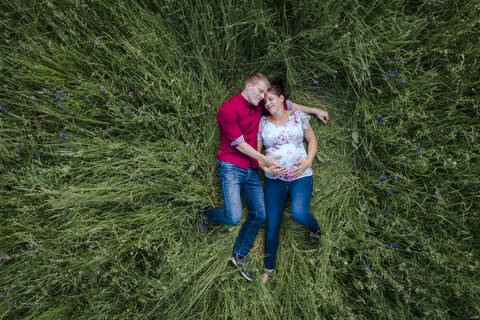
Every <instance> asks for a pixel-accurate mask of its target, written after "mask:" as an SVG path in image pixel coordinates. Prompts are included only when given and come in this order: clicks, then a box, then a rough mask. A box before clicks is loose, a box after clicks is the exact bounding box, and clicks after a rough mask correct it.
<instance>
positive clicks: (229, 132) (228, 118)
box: [217, 107, 243, 142]
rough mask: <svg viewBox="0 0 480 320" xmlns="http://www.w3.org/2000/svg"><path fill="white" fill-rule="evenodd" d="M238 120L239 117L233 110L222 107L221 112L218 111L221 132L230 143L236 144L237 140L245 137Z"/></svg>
mask: <svg viewBox="0 0 480 320" xmlns="http://www.w3.org/2000/svg"><path fill="white" fill-rule="evenodd" d="M237 120H238V115H237V113H236V112H235V111H233V110H232V109H230V108H224V107H222V108H220V110H218V115H217V121H218V125H219V127H220V130H222V131H223V132H224V133H225V136H226V137H227V139H228V140H230V142H234V141H235V140H237V139H238V138H240V137H242V136H243V133H242V131H241V130H240V127H239V126H238V122H237Z"/></svg>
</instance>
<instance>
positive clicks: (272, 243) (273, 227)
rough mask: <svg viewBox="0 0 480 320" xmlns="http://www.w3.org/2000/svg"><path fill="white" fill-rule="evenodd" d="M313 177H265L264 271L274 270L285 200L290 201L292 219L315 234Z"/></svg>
mask: <svg viewBox="0 0 480 320" xmlns="http://www.w3.org/2000/svg"><path fill="white" fill-rule="evenodd" d="M312 189H313V177H312V176H308V177H304V178H300V179H296V180H293V181H283V180H280V179H269V178H266V177H265V208H266V210H267V232H266V233H265V259H264V264H265V268H266V269H274V268H275V258H276V256H277V249H278V233H279V231H280V223H281V222H282V215H283V210H284V209H285V204H286V202H287V198H288V196H289V195H290V198H291V200H292V218H293V220H295V221H296V222H298V223H299V224H301V225H302V226H305V227H307V228H308V229H310V231H312V232H317V230H318V222H317V220H316V219H315V217H314V216H313V215H312V214H311V213H310V199H311V197H312Z"/></svg>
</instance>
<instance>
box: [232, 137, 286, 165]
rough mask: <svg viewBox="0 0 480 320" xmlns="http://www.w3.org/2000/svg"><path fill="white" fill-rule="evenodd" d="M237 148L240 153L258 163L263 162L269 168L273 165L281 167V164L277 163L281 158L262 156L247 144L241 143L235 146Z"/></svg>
mask: <svg viewBox="0 0 480 320" xmlns="http://www.w3.org/2000/svg"><path fill="white" fill-rule="evenodd" d="M235 148H237V150H238V151H240V152H241V153H244V154H246V155H247V156H249V157H251V158H254V159H257V160H258V161H261V162H263V163H264V164H265V165H267V166H268V167H270V166H273V165H277V166H279V164H278V163H277V161H275V159H278V158H280V156H278V157H267V156H265V155H263V154H261V153H260V152H258V151H257V150H255V149H254V148H253V147H252V146H251V145H249V144H248V143H246V142H242V143H240V144H239V145H237V146H235Z"/></svg>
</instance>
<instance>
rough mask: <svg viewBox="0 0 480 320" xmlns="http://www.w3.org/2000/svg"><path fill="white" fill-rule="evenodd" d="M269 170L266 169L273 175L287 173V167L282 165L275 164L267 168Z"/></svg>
mask: <svg viewBox="0 0 480 320" xmlns="http://www.w3.org/2000/svg"><path fill="white" fill-rule="evenodd" d="M266 169H267V170H268V171H267V170H265V172H267V173H268V174H271V175H274V176H283V175H285V174H287V171H288V169H287V167H285V166H281V165H273V166H270V167H268V168H266Z"/></svg>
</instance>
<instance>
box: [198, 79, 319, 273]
mask: <svg viewBox="0 0 480 320" xmlns="http://www.w3.org/2000/svg"><path fill="white" fill-rule="evenodd" d="M268 86H269V82H268V80H267V78H266V77H265V76H264V75H262V74H260V73H257V74H254V75H252V76H250V77H249V78H248V79H247V80H246V81H245V86H244V88H243V90H242V92H240V93H239V94H237V95H235V96H233V97H231V98H230V99H228V100H227V101H226V102H225V103H224V104H223V105H222V107H221V108H220V110H219V111H218V114H217V122H218V125H219V127H220V148H219V149H218V152H217V159H218V176H219V178H220V183H221V186H222V194H223V200H224V203H225V207H220V208H214V209H211V210H208V211H206V212H204V213H202V218H201V219H199V220H198V221H197V227H198V231H199V232H200V233H202V234H205V233H207V231H208V222H209V221H211V222H215V223H220V224H227V225H235V224H237V223H238V222H240V219H241V218H242V200H241V198H243V200H244V201H245V203H246V204H247V208H248V218H247V220H246V221H245V222H244V223H243V225H242V227H241V229H240V232H239V233H238V236H237V240H236V242H235V245H234V247H233V256H232V258H231V261H232V263H233V264H234V265H235V267H237V268H238V269H239V271H240V273H241V274H242V276H243V277H245V279H247V280H248V281H252V277H251V275H250V272H249V270H248V265H247V254H248V252H249V251H250V249H251V248H252V246H253V242H254V241H255V238H256V236H257V233H258V231H259V230H260V228H261V226H262V225H263V222H264V221H265V216H266V214H265V205H264V197H263V188H262V183H261V181H260V178H259V177H258V174H257V170H256V169H257V168H258V161H257V160H261V161H262V162H264V163H266V165H267V166H269V167H270V166H278V167H281V166H280V165H279V164H278V163H277V162H276V161H275V159H274V158H271V157H267V156H265V155H263V154H262V153H260V152H258V151H257V133H258V124H259V121H260V118H261V116H262V113H263V108H264V107H263V104H261V103H260V102H261V101H262V100H263V98H264V96H265V93H266V91H267V89H268ZM285 107H286V108H291V107H293V108H295V109H298V110H302V111H305V112H308V113H315V114H317V116H318V117H319V118H320V119H321V120H322V121H323V122H324V123H326V122H327V121H328V113H327V112H325V111H322V110H319V109H316V108H310V107H306V106H302V105H298V104H295V103H292V102H291V101H287V103H286V105H285Z"/></svg>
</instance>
